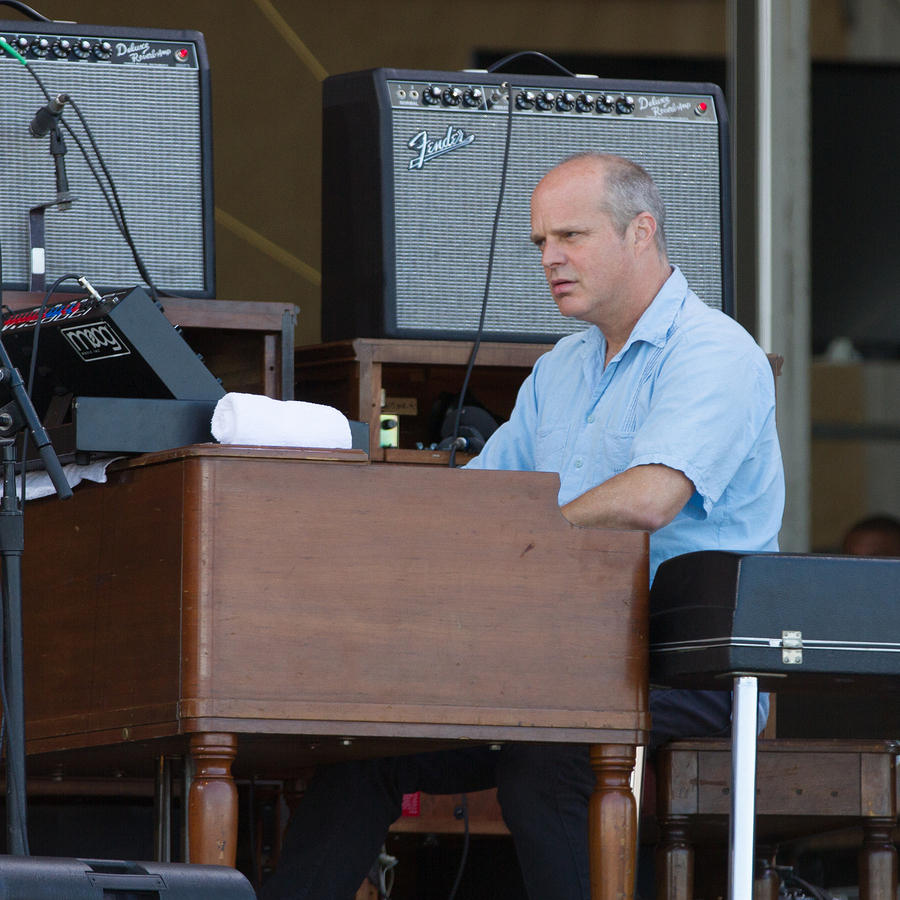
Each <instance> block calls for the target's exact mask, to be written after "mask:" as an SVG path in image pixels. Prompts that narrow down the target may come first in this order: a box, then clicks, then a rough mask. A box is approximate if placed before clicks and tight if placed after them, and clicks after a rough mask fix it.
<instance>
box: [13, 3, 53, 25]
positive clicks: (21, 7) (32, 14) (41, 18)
mask: <svg viewBox="0 0 900 900" xmlns="http://www.w3.org/2000/svg"><path fill="white" fill-rule="evenodd" d="M0 6H11V7H12V8H13V9H15V10H18V11H19V12H20V13H24V14H25V15H26V16H28V18H30V19H33V20H34V21H35V22H52V21H53V19H48V18H47V16H45V15H43V13H39V12H38V11H37V10H36V9H32V8H31V7H30V6H28V5H27V4H25V3H22V0H0Z"/></svg>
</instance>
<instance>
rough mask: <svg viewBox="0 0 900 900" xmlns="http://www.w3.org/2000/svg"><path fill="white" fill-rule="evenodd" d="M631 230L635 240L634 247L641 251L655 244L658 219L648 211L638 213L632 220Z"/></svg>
mask: <svg viewBox="0 0 900 900" xmlns="http://www.w3.org/2000/svg"><path fill="white" fill-rule="evenodd" d="M630 227H631V232H632V236H633V240H634V249H635V250H636V251H639V252H643V251H644V250H647V249H649V248H650V247H652V246H654V243H655V241H654V238H655V236H656V219H654V218H653V216H651V215H650V213H648V212H642V213H638V214H637V215H636V216H635V217H634V218H633V219H632V220H631V226H630Z"/></svg>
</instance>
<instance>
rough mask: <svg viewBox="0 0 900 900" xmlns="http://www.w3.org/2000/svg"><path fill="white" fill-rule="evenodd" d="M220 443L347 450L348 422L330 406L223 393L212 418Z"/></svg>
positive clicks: (349, 443) (213, 433)
mask: <svg viewBox="0 0 900 900" xmlns="http://www.w3.org/2000/svg"><path fill="white" fill-rule="evenodd" d="M211 430H212V435H213V437H214V438H215V439H216V440H217V441H219V443H221V444H253V445H257V446H265V447H326V448H328V449H333V448H336V447H338V448H341V449H347V450H348V449H350V447H351V446H352V441H351V438H350V423H349V422H348V421H347V417H346V416H345V415H344V414H343V413H341V412H340V411H338V410H336V409H335V408H334V407H332V406H323V405H322V404H320V403H306V402H305V401H303V400H273V399H272V398H271V397H264V396H262V395H261V394H233V393H232V394H226V395H225V396H224V397H223V398H222V399H221V400H220V401H219V402H218V403H217V404H216V408H215V410H214V411H213V417H212V429H211Z"/></svg>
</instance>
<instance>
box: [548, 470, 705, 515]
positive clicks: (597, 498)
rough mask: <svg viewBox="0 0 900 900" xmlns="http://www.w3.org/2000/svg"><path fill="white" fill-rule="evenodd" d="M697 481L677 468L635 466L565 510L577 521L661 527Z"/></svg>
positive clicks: (578, 498)
mask: <svg viewBox="0 0 900 900" xmlns="http://www.w3.org/2000/svg"><path fill="white" fill-rule="evenodd" d="M693 492H694V485H693V484H692V483H691V481H690V479H689V478H688V477H687V476H686V475H685V474H684V473H683V472H679V471H678V470H677V469H671V468H669V467H668V466H663V465H647V466H635V467H634V468H633V469H626V470H625V471H624V472H622V473H621V474H619V475H616V476H614V477H613V478H610V479H609V480H608V481H604V482H603V484H598V485H597V486H596V487H593V488H591V489H590V490H588V491H585V493H583V494H581V496H579V497H576V498H575V499H574V500H572V501H570V502H569V503H566V504H565V505H564V506H563V507H562V510H561V511H562V514H563V515H564V516H565V517H566V518H567V519H568V520H569V521H570V522H572V523H573V524H574V525H588V526H593V527H597V528H617V529H622V530H639V531H657V530H658V529H660V528H662V527H663V526H664V525H668V524H669V522H671V521H672V519H674V518H675V516H677V515H678V513H679V512H680V511H681V509H682V508H683V507H684V505H685V503H687V502H688V500H690V498H691V494H693Z"/></svg>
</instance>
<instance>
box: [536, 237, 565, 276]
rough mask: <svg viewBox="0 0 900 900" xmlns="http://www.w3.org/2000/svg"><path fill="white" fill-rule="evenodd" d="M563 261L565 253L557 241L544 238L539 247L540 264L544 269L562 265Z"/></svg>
mask: <svg viewBox="0 0 900 900" xmlns="http://www.w3.org/2000/svg"><path fill="white" fill-rule="evenodd" d="M565 261H566V259H565V254H564V253H563V252H562V246H561V244H560V243H559V241H552V240H550V239H547V240H545V241H544V245H543V247H542V248H541V265H542V266H543V267H544V268H545V269H550V268H553V267H554V266H559V265H562V263H564V262H565Z"/></svg>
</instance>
